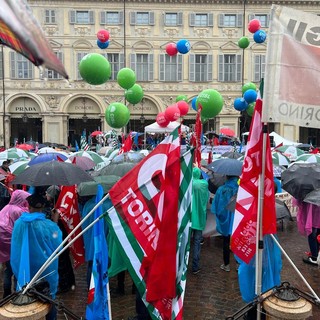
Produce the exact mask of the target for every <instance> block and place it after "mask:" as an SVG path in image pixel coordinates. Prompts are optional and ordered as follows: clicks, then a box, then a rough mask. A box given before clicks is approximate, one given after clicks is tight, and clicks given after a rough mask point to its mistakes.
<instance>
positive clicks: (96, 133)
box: [90, 131, 103, 137]
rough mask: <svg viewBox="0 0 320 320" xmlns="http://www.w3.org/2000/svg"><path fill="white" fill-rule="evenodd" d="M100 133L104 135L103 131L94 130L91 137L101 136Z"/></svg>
mask: <svg viewBox="0 0 320 320" xmlns="http://www.w3.org/2000/svg"><path fill="white" fill-rule="evenodd" d="M100 135H103V132H102V131H93V132H91V134H90V136H91V137H95V136H100Z"/></svg>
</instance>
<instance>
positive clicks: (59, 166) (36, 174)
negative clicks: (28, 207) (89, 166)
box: [12, 161, 93, 187]
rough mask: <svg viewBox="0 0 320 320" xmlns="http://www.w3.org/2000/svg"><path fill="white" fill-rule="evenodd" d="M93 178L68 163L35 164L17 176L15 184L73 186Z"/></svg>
mask: <svg viewBox="0 0 320 320" xmlns="http://www.w3.org/2000/svg"><path fill="white" fill-rule="evenodd" d="M85 181H93V178H92V177H91V176H90V175H89V174H88V173H86V172H85V171H83V170H82V169H81V168H79V167H77V166H75V165H73V164H71V163H66V162H60V161H49V162H43V163H39V164H35V165H34V166H31V167H29V168H27V169H26V170H25V171H23V172H22V173H21V174H19V176H17V177H16V178H15V179H14V180H13V181H12V183H13V184H25V185H29V186H35V187H37V186H49V185H58V186H72V185H74V184H79V183H81V182H85Z"/></svg>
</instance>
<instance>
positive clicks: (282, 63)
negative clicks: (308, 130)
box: [262, 5, 320, 128]
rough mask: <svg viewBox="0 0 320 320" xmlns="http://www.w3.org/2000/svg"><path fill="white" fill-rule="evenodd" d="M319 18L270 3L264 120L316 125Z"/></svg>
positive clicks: (319, 77)
mask: <svg viewBox="0 0 320 320" xmlns="http://www.w3.org/2000/svg"><path fill="white" fill-rule="evenodd" d="M319 29H320V17H319V16H317V15H314V14H311V13H305V12H303V11H298V10H294V9H291V8H286V7H282V6H277V5H273V6H272V9H271V21H270V28H269V33H268V47H267V58H266V70H265V86H264V105H265V106H266V108H263V115H262V120H263V121H264V122H281V123H290V124H295V125H298V126H304V127H313V128H318V126H319V120H320V107H319V106H320V91H319V87H320V41H319V40H318V39H319Z"/></svg>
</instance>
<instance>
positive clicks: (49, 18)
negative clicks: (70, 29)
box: [45, 10, 56, 24]
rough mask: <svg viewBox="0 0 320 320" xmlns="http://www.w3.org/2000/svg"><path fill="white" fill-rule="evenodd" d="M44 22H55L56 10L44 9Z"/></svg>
mask: <svg viewBox="0 0 320 320" xmlns="http://www.w3.org/2000/svg"><path fill="white" fill-rule="evenodd" d="M45 23H47V24H56V11H55V10H46V11H45Z"/></svg>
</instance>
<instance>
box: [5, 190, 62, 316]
mask: <svg viewBox="0 0 320 320" xmlns="http://www.w3.org/2000/svg"><path fill="white" fill-rule="evenodd" d="M27 201H28V204H29V213H27V212H24V213H22V215H21V216H20V218H19V219H17V220H16V222H15V224H14V228H13V232H12V240H11V257H10V262H11V266H12V270H13V273H14V275H15V277H16V278H17V290H21V288H22V287H23V286H24V285H25V284H26V283H28V282H30V280H31V279H32V278H33V276H34V275H35V274H36V273H37V272H38V270H39V269H40V268H41V266H42V265H43V264H44V263H45V261H46V260H47V259H48V258H49V256H50V255H51V254H52V253H53V252H54V251H55V250H56V249H57V247H58V246H59V245H60V244H61V242H62V234H61V231H60V228H59V227H58V225H57V223H56V222H54V221H57V220H58V216H56V217H53V218H52V220H53V221H51V220H49V219H46V217H45V214H44V213H42V209H43V208H44V205H45V200H44V198H43V197H42V196H39V195H31V196H29V197H28V198H27ZM40 277H43V278H44V280H46V281H47V282H48V283H49V286H50V288H49V289H50V296H51V298H53V299H54V298H55V296H56V292H57V288H58V259H56V260H55V261H54V262H53V263H51V264H50V265H49V267H48V268H47V269H45V270H44V271H43V273H42V274H41V275H40ZM46 319H50V320H52V319H56V309H55V308H54V307H53V308H51V311H50V313H49V314H48V315H47V317H46Z"/></svg>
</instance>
